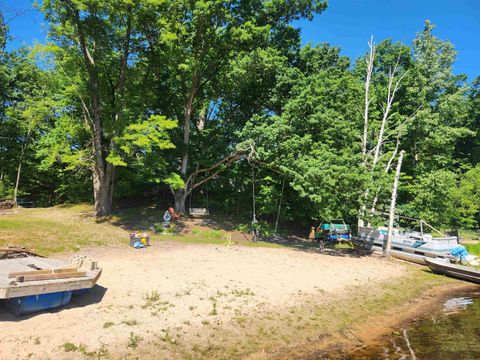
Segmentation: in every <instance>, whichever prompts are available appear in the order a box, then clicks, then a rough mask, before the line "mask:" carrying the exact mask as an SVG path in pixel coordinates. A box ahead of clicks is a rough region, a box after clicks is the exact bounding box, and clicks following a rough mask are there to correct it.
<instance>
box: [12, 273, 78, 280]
mask: <svg viewBox="0 0 480 360" xmlns="http://www.w3.org/2000/svg"><path fill="white" fill-rule="evenodd" d="M85 276H87V273H86V272H85V271H75V272H66V273H50V274H36V275H20V276H17V277H16V281H18V282H25V281H39V280H56V279H67V278H78V277H85Z"/></svg>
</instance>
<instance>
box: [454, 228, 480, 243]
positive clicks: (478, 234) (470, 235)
mask: <svg viewBox="0 0 480 360" xmlns="http://www.w3.org/2000/svg"><path fill="white" fill-rule="evenodd" d="M459 235H460V238H461V239H465V240H478V241H480V230H460V231H459Z"/></svg>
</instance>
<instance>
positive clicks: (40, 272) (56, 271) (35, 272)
mask: <svg viewBox="0 0 480 360" xmlns="http://www.w3.org/2000/svg"><path fill="white" fill-rule="evenodd" d="M76 271H77V268H76V267H71V268H63V269H53V270H50V269H44V270H32V271H16V272H11V273H9V274H8V277H9V278H10V279H11V278H16V277H17V276H23V275H43V274H63V273H72V272H76Z"/></svg>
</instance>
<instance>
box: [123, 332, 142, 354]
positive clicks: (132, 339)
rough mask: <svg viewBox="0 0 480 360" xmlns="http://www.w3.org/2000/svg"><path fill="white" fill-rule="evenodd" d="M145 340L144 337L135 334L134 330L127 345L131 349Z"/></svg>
mask: <svg viewBox="0 0 480 360" xmlns="http://www.w3.org/2000/svg"><path fill="white" fill-rule="evenodd" d="M142 340H143V337H141V336H140V335H135V334H134V333H133V332H131V333H130V337H129V338H128V343H127V346H128V347H129V348H131V349H134V350H135V349H136V348H137V347H138V344H139V343H140V342H141V341H142Z"/></svg>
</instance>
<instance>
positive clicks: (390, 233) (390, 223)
mask: <svg viewBox="0 0 480 360" xmlns="http://www.w3.org/2000/svg"><path fill="white" fill-rule="evenodd" d="M404 154H405V150H402V151H400V155H399V157H398V163H397V170H396V172H395V179H394V180H393V186H392V199H391V201H390V214H389V217H388V235H387V242H386V243H385V247H384V250H383V254H384V255H385V256H387V257H390V251H391V249H392V237H393V220H394V218H395V207H396V203H397V190H398V182H399V180H400V171H401V170H402V161H403V155H404Z"/></svg>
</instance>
